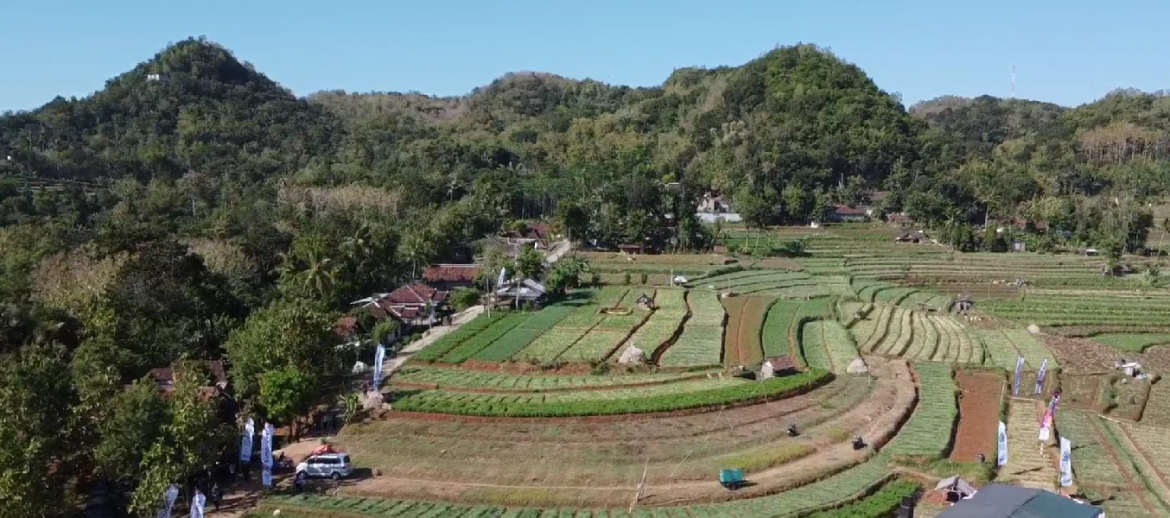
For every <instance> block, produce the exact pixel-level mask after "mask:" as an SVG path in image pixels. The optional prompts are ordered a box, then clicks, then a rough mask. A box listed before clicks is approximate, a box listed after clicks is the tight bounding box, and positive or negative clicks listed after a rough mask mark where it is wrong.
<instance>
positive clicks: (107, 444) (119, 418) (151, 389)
mask: <svg viewBox="0 0 1170 518" xmlns="http://www.w3.org/2000/svg"><path fill="white" fill-rule="evenodd" d="M108 407H109V412H108V413H107V414H106V417H105V419H103V420H102V421H100V423H99V425H98V435H99V436H100V437H101V439H100V441H99V442H98V444H97V448H96V450H95V457H96V458H95V460H96V461H97V465H98V470H99V472H100V473H101V474H102V476H104V477H106V479H107V480H111V481H114V482H116V483H118V484H120V485H127V486H128V487H129V488H130V489H133V485H132V484H131V483H133V482H134V481H136V480H138V479H139V477H140V476H141V467H142V464H143V457H144V456H145V455H146V452H147V451H149V450H150V447H151V445H153V444H154V443H155V442H156V441H158V440H159V438H160V437H161V435H162V431H163V427H164V426H165V425H167V424H168V423H170V420H171V416H170V410H169V409H168V407H167V403H166V402H165V401H163V399H162V396H161V395H160V394H159V390H158V387H157V386H156V385H155V384H154V382H153V381H152V380H149V379H143V380H139V381H136V382H135V383H134V384H133V385H131V386H130V387H129V388H127V389H126V390H125V391H123V392H120V393H119V394H118V395H116V396H114V398H113V399H112V400H111V401H110V402H109V403H108Z"/></svg>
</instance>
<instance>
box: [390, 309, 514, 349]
mask: <svg viewBox="0 0 1170 518" xmlns="http://www.w3.org/2000/svg"><path fill="white" fill-rule="evenodd" d="M506 314H507V313H506V312H502V311H497V312H495V313H493V314H492V315H491V316H488V315H487V314H481V315H479V316H478V317H475V318H474V319H472V320H471V321H470V322H467V323H465V324H463V325H462V326H460V327H459V328H458V329H456V330H454V331H451V332H449V333H447V334H445V335H443V336H442V337H440V338H439V339H438V340H436V341H435V343H433V344H431V345H428V346H426V347H424V348H423V349H422V350H421V351H419V352H417V353H414V355H412V356H411V359H412V360H419V361H425V362H433V361H437V360H438V359H439V358H441V357H442V356H443V355H445V354H447V353H448V352H450V351H451V349H454V348H455V347H456V346H458V345H459V344H461V343H463V342H464V341H466V340H467V339H469V338H471V337H473V336H475V335H477V334H479V332H480V331H483V330H484V329H487V328H488V326H491V325H492V324H494V323H496V322H497V321H499V320H500V319H502V318H504V316H505V315H506Z"/></svg>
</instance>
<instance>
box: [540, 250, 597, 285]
mask: <svg viewBox="0 0 1170 518" xmlns="http://www.w3.org/2000/svg"><path fill="white" fill-rule="evenodd" d="M588 272H589V262H588V261H586V260H585V259H582V258H580V257H577V256H575V255H570V256H566V257H562V258H560V260H558V261H557V262H556V263H555V264H553V266H552V269H551V270H550V271H549V273H548V277H546V278H545V282H544V285H545V287H546V288H548V290H549V292H550V293H552V294H554V295H563V294H564V293H565V290H566V289H568V288H575V287H577V282H578V280H579V279H580V278H581V275H583V274H585V273H588Z"/></svg>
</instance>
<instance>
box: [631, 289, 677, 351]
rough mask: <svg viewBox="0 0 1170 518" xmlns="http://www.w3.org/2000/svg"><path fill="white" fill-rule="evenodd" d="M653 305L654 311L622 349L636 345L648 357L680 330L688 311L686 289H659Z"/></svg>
mask: <svg viewBox="0 0 1170 518" xmlns="http://www.w3.org/2000/svg"><path fill="white" fill-rule="evenodd" d="M654 305H655V306H656V308H655V310H654V313H653V314H651V315H650V317H649V318H647V319H646V322H645V323H643V324H642V326H641V327H639V328H638V330H637V331H635V332H634V334H633V335H631V336H630V339H629V340H627V341H626V343H625V344H623V346H622V348H623V349H624V348H626V347H637V348H639V349H641V350H642V352H643V353H645V355H646V356H647V357H650V356H652V355H653V354H654V351H656V350H658V349H659V348H660V347H663V346H664V345H666V344H667V342H669V341H670V340H671V339H673V338H674V337H675V335H676V334H678V333H679V332H680V328H681V327H682V324H683V321H684V320H685V319H686V317H687V311H688V310H687V301H686V291H683V290H675V289H659V290H658V292H657V294H656V295H655V297H654Z"/></svg>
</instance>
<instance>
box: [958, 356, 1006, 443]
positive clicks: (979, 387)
mask: <svg viewBox="0 0 1170 518" xmlns="http://www.w3.org/2000/svg"><path fill="white" fill-rule="evenodd" d="M955 380H956V381H957V382H958V383H959V427H958V430H957V431H956V432H955V445H954V448H953V449H951V455H950V459H951V460H952V461H955V462H976V461H977V460H978V458H977V455H978V454H983V455H984V457H986V458H987V459H994V458H995V452H996V446H995V441H996V434H997V433H998V432H997V423H999V404H1000V397H1001V394H1002V391H1003V390H1004V387H1005V386H1006V385H1005V384H1004V377H1003V376H1002V375H1000V374H995V373H991V372H980V371H963V370H959V371H957V372H956V373H955Z"/></svg>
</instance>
